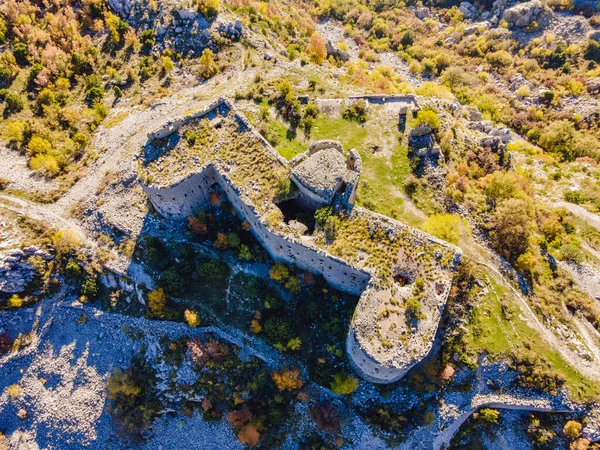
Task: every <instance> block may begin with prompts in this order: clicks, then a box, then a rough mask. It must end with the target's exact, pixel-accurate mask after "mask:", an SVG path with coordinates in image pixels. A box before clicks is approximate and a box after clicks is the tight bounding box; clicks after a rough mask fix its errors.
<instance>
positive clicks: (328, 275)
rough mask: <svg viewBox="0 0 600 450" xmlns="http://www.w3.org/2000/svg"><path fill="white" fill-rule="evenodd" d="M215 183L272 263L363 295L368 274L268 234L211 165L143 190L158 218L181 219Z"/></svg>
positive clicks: (289, 239)
mask: <svg viewBox="0 0 600 450" xmlns="http://www.w3.org/2000/svg"><path fill="white" fill-rule="evenodd" d="M215 183H217V184H219V186H220V187H221V188H222V189H223V191H224V192H225V194H226V195H227V198H228V200H229V201H230V202H231V204H232V205H233V207H234V208H235V210H236V211H237V212H238V214H239V216H240V217H241V218H242V219H244V220H246V221H247V222H248V223H249V224H250V227H251V231H252V234H253V235H254V236H255V237H256V239H257V240H258V241H259V242H260V243H261V244H262V245H263V246H264V248H265V249H266V250H267V252H268V253H269V254H270V255H271V257H272V258H273V259H275V260H280V261H285V262H286V263H288V264H293V265H295V266H298V267H300V268H301V269H304V270H307V271H309V272H311V273H315V274H319V275H322V276H323V277H324V278H325V280H327V282H328V283H329V284H330V285H331V286H333V287H335V288H337V289H339V290H341V291H344V292H349V293H351V294H354V295H360V294H361V293H362V292H363V291H364V289H365V288H366V286H367V284H368V282H369V279H370V274H369V273H367V272H365V271H363V270H359V269H356V268H354V267H351V266H350V265H348V264H347V263H346V262H344V261H342V260H341V259H338V258H336V257H334V256H332V255H330V254H328V253H327V252H325V251H323V250H321V249H319V248H315V247H311V246H308V245H307V244H305V243H302V242H300V241H297V240H296V239H294V238H292V237H289V236H285V235H283V234H279V233H277V232H276V231H273V230H271V229H270V228H269V227H267V225H266V224H265V223H263V222H262V221H261V218H260V216H259V215H258V213H257V211H256V209H255V208H254V206H253V205H251V203H250V202H249V201H244V199H243V193H241V192H240V191H239V189H238V188H237V187H236V186H235V185H234V183H233V182H232V181H231V180H230V179H229V178H228V177H227V176H226V175H225V174H222V173H220V171H219V170H218V169H217V168H215V167H214V166H213V165H209V166H207V167H206V168H204V169H203V170H202V171H201V172H200V173H196V174H194V175H191V176H190V177H189V178H187V179H186V180H184V181H182V182H180V183H178V184H177V185H175V186H172V187H167V188H159V189H157V188H153V187H151V186H144V185H143V189H144V191H145V192H146V194H147V195H148V198H149V199H150V201H151V202H152V205H153V206H154V208H155V209H156V210H157V211H158V212H159V213H160V214H161V215H163V216H165V217H171V218H175V219H177V218H179V219H181V218H185V217H187V216H189V215H192V214H194V210H195V209H196V208H198V207H201V206H203V205H206V204H207V202H208V200H209V191H210V187H211V186H212V185H214V184H215Z"/></svg>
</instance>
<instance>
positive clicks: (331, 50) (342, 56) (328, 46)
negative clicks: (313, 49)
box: [325, 41, 350, 62]
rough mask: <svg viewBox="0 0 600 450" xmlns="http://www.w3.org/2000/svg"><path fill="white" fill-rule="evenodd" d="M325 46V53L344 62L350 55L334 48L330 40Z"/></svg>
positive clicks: (348, 59)
mask: <svg viewBox="0 0 600 450" xmlns="http://www.w3.org/2000/svg"><path fill="white" fill-rule="evenodd" d="M325 48H326V49H327V54H328V55H331V56H333V57H334V58H335V59H338V60H340V61H344V62H346V61H350V55H349V54H348V52H345V51H344V50H340V49H339V48H335V47H334V46H333V44H332V43H331V41H327V44H326V45H325Z"/></svg>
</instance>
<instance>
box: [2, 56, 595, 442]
mask: <svg viewBox="0 0 600 450" xmlns="http://www.w3.org/2000/svg"><path fill="white" fill-rule="evenodd" d="M402 63H404V62H403V61H402ZM244 64H245V62H244V58H241V61H240V67H241V68H240V69H239V70H237V73H235V74H234V77H233V78H232V79H231V80H228V81H227V82H226V83H222V84H220V85H217V84H218V83H217V81H216V80H212V81H209V82H208V83H206V84H202V85H198V86H194V87H190V88H187V89H184V90H182V91H180V92H179V93H177V94H175V95H173V96H171V97H166V98H163V99H161V100H160V101H159V102H157V103H155V104H154V105H152V106H151V107H149V108H147V109H142V108H141V107H137V108H134V109H130V110H129V114H128V116H127V117H126V118H125V119H124V120H123V121H122V122H121V123H119V124H117V125H115V126H114V127H112V128H101V129H100V130H99V132H98V134H97V135H96V137H95V139H94V144H95V146H96V148H104V147H105V148H106V150H104V151H103V152H102V153H101V156H100V158H99V159H98V161H97V162H95V163H94V164H93V165H91V166H90V167H89V168H88V170H87V173H86V175H85V176H84V177H83V178H81V179H80V180H79V181H78V182H77V183H75V184H74V185H73V186H72V187H71V189H69V191H68V192H67V193H66V194H65V195H64V196H63V197H61V198H60V199H59V200H58V201H57V202H56V203H54V204H51V205H42V204H37V203H34V202H31V201H28V200H25V199H22V198H20V197H16V196H12V195H6V194H0V206H1V207H4V208H7V209H9V210H11V211H14V212H17V213H19V214H24V215H26V216H29V217H32V218H36V219H39V220H43V221H45V222H46V223H49V224H52V225H54V226H56V227H57V228H60V229H65V228H68V229H71V230H72V231H74V232H75V233H77V234H78V235H79V236H80V237H81V238H82V239H83V240H84V242H86V243H88V244H89V245H91V246H96V242H95V240H94V239H93V238H92V237H91V235H90V233H89V232H88V231H87V230H86V229H85V227H83V226H81V224H80V223H79V221H78V220H77V219H74V218H72V217H71V216H70V212H71V210H72V208H74V207H75V206H77V204H78V203H79V202H80V201H82V200H84V199H87V198H90V197H95V196H97V194H96V192H97V190H98V188H99V187H100V186H101V184H102V182H103V179H104V177H105V175H106V174H107V173H109V172H113V171H115V170H117V169H118V168H119V166H120V165H122V164H125V165H130V166H132V167H133V166H134V165H135V164H136V161H135V159H134V155H135V154H136V153H137V151H138V150H139V148H140V147H141V146H142V145H144V143H145V142H146V140H147V138H146V134H147V133H148V132H149V131H153V130H155V129H157V128H159V127H161V126H162V125H164V124H165V123H166V122H168V121H169V120H171V119H172V118H173V117H177V116H181V115H184V114H185V113H186V112H187V111H190V110H196V109H199V108H201V107H203V106H204V105H206V104H207V103H208V102H209V101H210V100H208V99H205V100H201V99H198V96H199V95H201V94H204V93H207V92H209V93H211V95H210V99H211V100H212V98H214V96H217V95H222V96H231V95H232V94H233V93H234V90H235V89H237V88H238V86H239V85H240V84H241V83H242V81H243V79H244V78H251V77H252V76H253V71H247V70H246V71H244V70H243V67H244ZM219 80H220V81H221V82H222V81H223V80H224V78H219ZM118 112H119V110H118V109H117V110H116V111H115V113H118ZM573 206H575V205H573ZM586 212H587V211H586ZM594 217H595V220H597V226H598V228H599V229H600V218H598V217H597V216H595V215H594ZM480 264H482V265H484V266H486V267H487V268H488V269H490V270H491V271H493V272H494V273H495V274H496V275H497V276H498V277H499V278H500V279H501V280H502V281H503V282H504V283H506V284H507V285H508V286H509V288H510V289H511V290H512V291H513V293H514V294H515V295H516V296H517V299H518V300H519V301H520V304H521V306H522V308H521V309H522V310H523V312H524V314H525V315H526V317H527V318H528V321H529V322H530V323H531V324H532V326H534V328H535V329H536V330H537V331H538V332H539V333H540V334H541V335H542V336H543V337H544V339H545V340H546V341H547V342H548V343H549V344H550V345H552V346H553V347H554V348H556V349H557V350H558V351H559V352H560V353H561V355H562V356H563V357H564V358H565V359H566V360H567V361H568V362H569V363H570V364H572V365H574V366H575V367H578V369H580V370H581V371H582V372H583V373H584V374H585V375H586V376H588V377H589V378H592V379H595V380H600V365H598V364H596V366H595V367H581V366H580V364H579V362H573V360H572V359H571V358H570V354H569V353H568V352H566V349H565V348H564V346H563V344H562V343H561V342H559V340H558V339H557V338H556V336H555V335H554V334H553V333H552V332H551V331H549V330H548V329H547V328H546V327H545V326H544V325H543V324H542V323H541V322H540V321H539V320H538V318H537V316H536V315H535V314H534V313H533V311H532V310H531V308H530V307H529V305H528V303H527V302H526V300H525V299H523V298H522V296H521V294H520V293H519V292H518V291H517V290H516V289H515V288H514V287H513V286H512V285H511V284H510V283H508V282H507V281H506V280H505V278H504V277H503V276H502V275H501V274H500V272H499V271H498V270H496V269H495V268H493V267H491V266H490V265H488V264H485V263H480ZM82 311H84V312H86V313H87V314H89V316H90V317H91V318H93V319H95V320H101V321H102V322H103V323H104V324H106V326H107V327H108V328H110V327H123V326H124V325H127V326H135V327H137V328H139V329H141V330H144V331H150V332H152V333H164V334H167V335H169V336H179V335H201V334H205V333H213V334H216V335H218V336H219V337H220V338H222V339H223V340H226V341H228V342H231V343H235V344H236V345H239V346H240V347H243V348H244V349H245V350H246V351H248V352H249V353H250V354H253V355H254V356H256V357H258V358H259V359H261V360H263V361H265V362H266V363H267V364H269V365H270V366H271V367H278V365H279V364H280V359H279V358H278V355H273V354H271V353H269V354H266V353H265V352H263V351H259V350H257V349H256V348H255V347H254V346H250V345H248V344H249V342H248V341H247V339H243V338H242V334H237V333H228V332H226V331H223V330H222V329H221V328H218V327H205V328H201V329H192V328H190V327H188V326H187V325H185V324H181V323H176V322H161V321H150V320H147V319H145V318H133V317H123V316H121V315H119V314H111V313H106V312H101V311H98V310H95V309H94V308H92V307H89V306H83V307H80V306H77V307H74V306H72V305H67V304H64V303H63V304H60V305H57V306H53V307H50V308H48V311H47V313H45V314H46V315H47V316H48V317H47V318H46V319H45V320H46V321H45V323H44V325H42V327H41V330H47V329H49V327H51V326H56V325H52V324H53V322H52V321H53V320H54V316H53V314H60V315H62V316H63V318H64V316H65V315H66V316H68V319H69V320H72V321H73V322H74V321H76V320H77V318H78V316H79V315H80V314H81V312H82ZM45 332H46V331H44V333H45ZM42 337H43V336H40V339H39V340H38V341H36V343H35V345H38V346H39V344H40V342H41V339H42ZM35 348H36V347H33V349H32V351H33V350H35ZM2 362H3V361H1V360H0V364H1V363H2ZM484 406H488V407H494V408H505V409H518V410H527V411H556V409H555V407H554V406H553V405H552V404H551V402H549V401H548V400H545V399H525V400H523V399H520V398H516V397H512V396H495V395H489V394H482V393H476V394H474V395H473V397H472V399H471V401H470V404H469V406H468V408H467V409H465V410H463V411H459V415H458V416H457V417H454V418H453V419H450V420H449V423H448V421H443V422H442V421H440V422H439V423H440V429H439V430H436V431H439V432H438V433H437V434H435V435H434V434H432V435H431V436H432V439H433V442H432V446H433V448H435V449H438V448H441V447H442V446H444V445H447V444H448V443H449V442H450V440H451V439H452V437H453V436H454V434H455V433H456V431H458V429H459V428H460V426H461V425H462V424H463V423H464V421H465V420H467V418H468V417H469V416H470V415H471V414H472V413H473V412H475V411H476V410H477V409H479V408H481V407H484ZM439 414H440V413H439V412H438V415H439ZM445 425H447V426H445ZM443 426H445V428H443ZM421 444H423V442H422V443H421ZM427 444H429V442H427V443H425V445H427Z"/></svg>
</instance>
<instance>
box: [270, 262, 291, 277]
mask: <svg viewBox="0 0 600 450" xmlns="http://www.w3.org/2000/svg"><path fill="white" fill-rule="evenodd" d="M269 276H270V277H271V279H272V280H275V281H278V282H282V281H284V280H286V279H287V278H288V277H289V276H290V272H289V271H288V268H287V266H286V265H285V264H283V263H281V262H279V261H278V262H276V263H275V264H273V266H271V270H269Z"/></svg>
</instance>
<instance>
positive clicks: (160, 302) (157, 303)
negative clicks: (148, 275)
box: [148, 288, 167, 317]
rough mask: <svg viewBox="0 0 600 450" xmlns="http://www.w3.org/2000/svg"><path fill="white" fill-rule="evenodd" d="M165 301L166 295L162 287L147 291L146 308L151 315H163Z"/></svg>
mask: <svg viewBox="0 0 600 450" xmlns="http://www.w3.org/2000/svg"><path fill="white" fill-rule="evenodd" d="M166 303H167V295H166V294H165V291H164V289H163V288H159V289H155V290H153V291H150V292H148V308H149V309H150V312H151V313H152V315H154V316H156V317H160V316H162V315H163V312H164V310H165V305H166Z"/></svg>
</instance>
